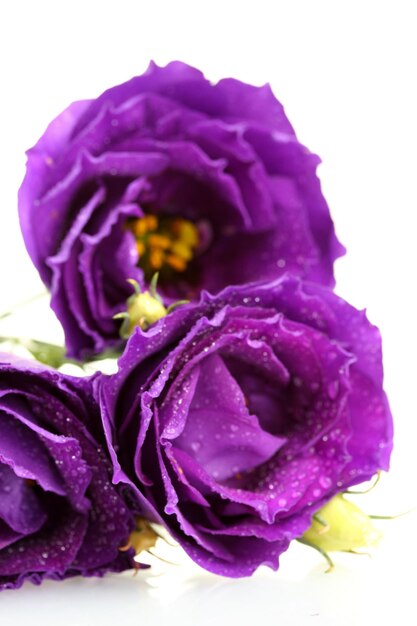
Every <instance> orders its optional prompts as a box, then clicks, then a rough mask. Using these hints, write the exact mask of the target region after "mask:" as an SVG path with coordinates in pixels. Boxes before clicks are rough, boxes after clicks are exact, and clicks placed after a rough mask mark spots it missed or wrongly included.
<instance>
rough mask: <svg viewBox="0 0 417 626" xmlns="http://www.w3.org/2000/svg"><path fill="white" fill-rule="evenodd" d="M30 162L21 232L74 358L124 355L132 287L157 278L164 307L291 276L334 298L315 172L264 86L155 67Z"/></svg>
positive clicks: (87, 109) (86, 106)
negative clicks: (119, 350)
mask: <svg viewBox="0 0 417 626" xmlns="http://www.w3.org/2000/svg"><path fill="white" fill-rule="evenodd" d="M28 156H29V158H28V165H27V174H26V178H25V180H24V182H23V185H22V187H21V190H20V197H19V205H20V220H21V226H22V231H23V235H24V238H25V242H26V246H27V249H28V251H29V254H30V256H31V258H32V260H33V262H34V264H35V265H36V267H37V268H38V270H39V272H40V275H41V277H42V279H43V281H44V282H45V283H46V285H47V286H48V287H49V288H50V290H51V293H52V300H51V305H52V307H53V309H54V311H55V312H56V314H57V316H58V317H59V319H60V320H61V323H62V325H63V327H64V330H65V335H66V343H67V347H68V352H69V354H70V355H71V356H78V357H80V356H83V355H86V354H88V353H91V352H99V351H101V350H103V349H104V348H106V347H108V346H111V345H112V344H115V343H117V342H118V341H119V337H118V330H119V328H120V321H115V320H114V319H113V316H114V314H115V313H118V312H119V311H121V310H123V309H124V305H125V301H126V299H127V298H128V296H129V295H130V294H131V289H130V287H129V285H127V283H126V279H127V278H132V279H136V280H137V281H138V282H139V283H140V284H141V285H142V286H144V285H145V284H146V283H147V282H149V280H150V278H151V276H152V275H153V274H154V273H155V272H156V271H158V270H159V273H160V280H159V287H160V289H161V291H162V294H163V295H164V297H165V301H166V302H171V301H172V300H176V299H179V298H187V299H195V298H198V294H199V292H200V290H201V289H207V290H209V291H211V292H218V291H219V290H221V289H223V288H224V287H226V286H227V285H229V284H241V283H244V282H249V281H253V280H258V279H261V278H263V279H266V278H275V277H276V276H277V275H280V274H282V273H283V271H284V270H285V271H287V270H288V271H291V272H293V273H295V274H299V275H303V276H305V277H307V278H308V279H310V280H313V281H317V282H321V283H324V284H328V285H332V284H333V261H334V259H335V258H337V257H338V256H340V255H341V254H342V253H343V248H342V246H341V245H340V244H339V242H338V241H337V239H336V236H335V234H334V230H333V224H332V221H331V219H330V216H329V211H328V207H327V204H326V201H325V199H324V198H323V196H322V193H321V190H320V183H319V180H318V178H317V176H316V168H317V165H318V163H319V158H318V157H317V156H316V155H314V154H312V153H310V152H309V151H308V150H307V149H306V148H305V147H304V146H303V145H301V144H300V143H299V142H298V140H297V138H296V136H295V133H294V131H293V129H292V126H291V125H290V123H289V121H288V120H287V118H286V116H285V114H284V111H283V108H282V106H281V104H280V103H279V102H278V101H277V100H276V98H275V97H274V95H273V94H272V92H271V89H270V87H269V86H268V85H265V86H264V87H253V86H251V85H246V84H244V83H241V82H239V81H237V80H233V79H226V80H222V81H220V82H219V83H217V84H212V83H210V82H209V81H207V80H206V79H205V78H204V76H203V75H202V73H201V72H199V71H198V70H197V69H194V68H192V67H189V66H187V65H185V64H183V63H179V62H173V63H170V64H169V65H167V66H166V67H163V68H160V67H157V66H156V65H155V64H151V65H150V67H149V69H148V70H147V72H146V73H145V74H143V75H142V76H138V77H136V78H133V79H132V80H130V81H128V82H126V83H124V84H122V85H118V86H117V87H114V88H112V89H109V90H108V91H106V92H105V93H103V94H102V95H101V96H100V97H99V98H97V99H96V100H85V101H82V102H76V103H74V104H72V105H71V106H70V107H69V108H68V109H67V110H66V111H64V112H63V113H62V114H61V115H60V116H59V117H58V118H57V119H56V120H55V121H53V122H52V123H51V125H50V126H49V127H48V129H47V131H46V132H45V134H44V136H43V137H42V138H41V139H40V140H39V142H38V143H37V145H36V146H35V147H34V148H33V149H32V150H30V151H29V155H28Z"/></svg>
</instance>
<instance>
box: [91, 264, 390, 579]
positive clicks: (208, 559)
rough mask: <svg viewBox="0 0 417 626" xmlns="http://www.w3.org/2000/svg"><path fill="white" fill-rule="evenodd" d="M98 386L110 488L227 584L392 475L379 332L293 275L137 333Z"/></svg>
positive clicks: (224, 295)
mask: <svg viewBox="0 0 417 626" xmlns="http://www.w3.org/2000/svg"><path fill="white" fill-rule="evenodd" d="M97 388H98V393H99V396H100V403H101V409H102V416H103V420H104V424H105V428H106V433H107V438H108V444H109V448H110V451H111V455H112V459H113V464H114V467H115V473H114V481H115V482H116V483H122V484H123V483H126V484H128V485H131V486H132V487H134V488H135V489H136V498H137V510H138V512H139V513H140V512H142V513H144V514H145V515H146V516H148V517H149V518H151V519H153V520H155V521H159V522H161V523H162V524H164V525H165V526H166V527H167V528H168V529H169V531H170V532H171V533H172V535H173V537H174V538H175V539H176V540H177V541H178V542H179V543H180V544H181V545H182V546H183V547H184V548H185V550H186V551H187V552H188V554H189V555H190V556H191V557H192V558H193V559H194V560H195V561H196V562H197V563H199V564H200V565H201V566H202V567H205V568H207V569H208V570H211V571H213V572H216V573H218V574H222V575H225V576H245V575H249V574H251V573H252V572H253V571H254V570H255V569H256V568H257V567H258V566H259V565H261V564H266V565H269V566H271V567H272V568H276V567H277V566H278V558H279V555H280V554H281V553H282V552H283V551H284V550H286V548H287V547H288V545H289V542H290V541H291V540H292V539H294V538H297V537H300V536H301V535H302V534H303V533H304V532H305V531H306V529H307V528H308V527H309V525H310V523H311V519H312V515H313V513H314V512H315V511H317V510H318V509H319V508H320V507H322V506H323V505H324V504H325V503H326V502H327V501H328V500H329V499H330V498H331V497H332V496H334V495H335V494H337V493H338V492H341V491H343V490H344V489H346V488H347V487H348V486H350V485H353V484H357V483H359V482H361V481H365V480H367V479H369V478H371V477H372V476H373V475H374V474H375V473H376V472H377V471H378V470H381V469H382V470H386V469H387V468H388V464H389V458H390V453H391V448H392V419H391V414H390V410H389V406H388V402H387V399H386V396H385V393H384V391H383V389H382V361H381V345H380V335H379V332H378V329H377V328H375V327H374V326H372V325H371V324H370V323H369V321H368V320H367V318H366V316H365V313H364V312H361V311H358V310H356V309H355V308H353V307H352V306H350V305H349V304H347V303H346V302H344V301H343V300H342V299H340V298H339V297H337V296H336V295H334V294H333V293H332V292H331V291H330V290H328V289H326V288H324V287H322V286H318V285H315V284H312V283H310V284H309V283H305V284H303V282H302V281H300V279H298V278H295V277H290V276H283V277H281V278H280V279H276V280H275V281H273V282H263V283H259V284H252V285H247V286H241V287H230V288H227V289H225V290H224V291H223V292H221V293H220V294H219V295H217V296H212V295H209V294H207V293H203V295H202V297H201V300H200V302H198V303H195V304H191V305H187V306H184V307H180V308H178V309H177V310H176V311H174V312H173V313H171V314H170V315H168V316H167V317H165V318H163V319H161V320H160V321H159V322H157V323H156V324H155V325H154V326H152V327H151V328H150V329H149V330H148V331H146V332H144V331H142V330H140V329H139V328H137V329H136V330H135V332H134V334H133V335H132V336H131V338H130V339H129V342H128V344H127V347H126V350H125V353H124V355H123V356H122V357H121V359H120V361H119V370H118V373H117V374H115V375H113V376H111V377H104V378H103V379H101V380H100V381H99V382H98V384H97Z"/></svg>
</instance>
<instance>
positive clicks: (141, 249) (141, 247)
mask: <svg viewBox="0 0 417 626" xmlns="http://www.w3.org/2000/svg"><path fill="white" fill-rule="evenodd" d="M136 250H137V251H138V254H139V256H142V254H145V250H146V248H145V244H144V243H143V241H137V242H136Z"/></svg>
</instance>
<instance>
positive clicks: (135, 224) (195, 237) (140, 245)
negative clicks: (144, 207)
mask: <svg viewBox="0 0 417 626" xmlns="http://www.w3.org/2000/svg"><path fill="white" fill-rule="evenodd" d="M129 229H130V230H131V231H132V233H133V234H134V236H135V239H136V248H137V251H138V254H139V267H141V268H142V269H143V271H144V273H145V278H146V279H147V280H150V279H151V278H152V276H153V275H154V274H155V272H162V273H166V272H168V273H171V272H179V273H182V272H185V271H186V269H187V267H188V265H189V263H190V261H192V260H193V258H194V255H195V251H196V248H197V246H198V244H199V234H198V230H197V228H196V226H195V225H194V224H193V223H192V222H190V221H189V220H186V219H183V218H182V217H169V216H163V217H159V216H157V215H153V214H149V213H148V214H145V215H144V216H143V217H141V218H139V219H136V220H132V221H131V222H129Z"/></svg>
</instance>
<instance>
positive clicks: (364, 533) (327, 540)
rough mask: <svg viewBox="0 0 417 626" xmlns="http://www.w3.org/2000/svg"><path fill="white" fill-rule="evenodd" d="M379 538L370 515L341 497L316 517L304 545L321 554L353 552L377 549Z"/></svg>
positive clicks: (333, 500) (379, 535)
mask: <svg viewBox="0 0 417 626" xmlns="http://www.w3.org/2000/svg"><path fill="white" fill-rule="evenodd" d="M380 538H381V533H380V531H379V530H377V529H376V528H375V527H374V526H373V525H372V521H371V518H370V517H369V515H366V513H364V512H363V511H362V510H361V509H360V508H359V507H357V506H356V505H355V504H353V503H352V502H350V501H349V500H346V499H345V498H344V497H343V495H342V494H338V495H337V496H335V497H334V498H332V499H331V500H330V501H329V502H328V503H327V504H326V505H325V506H324V507H323V508H321V509H320V510H319V511H318V512H317V514H316V515H314V517H313V522H312V524H311V526H310V528H309V529H308V530H307V532H305V533H304V535H303V536H302V541H303V542H304V543H307V544H308V545H310V546H311V547H313V548H316V549H317V550H319V551H320V552H335V551H339V552H340V551H342V552H350V551H352V550H355V549H357V548H365V547H368V546H374V545H376V543H378V541H379V540H380Z"/></svg>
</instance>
